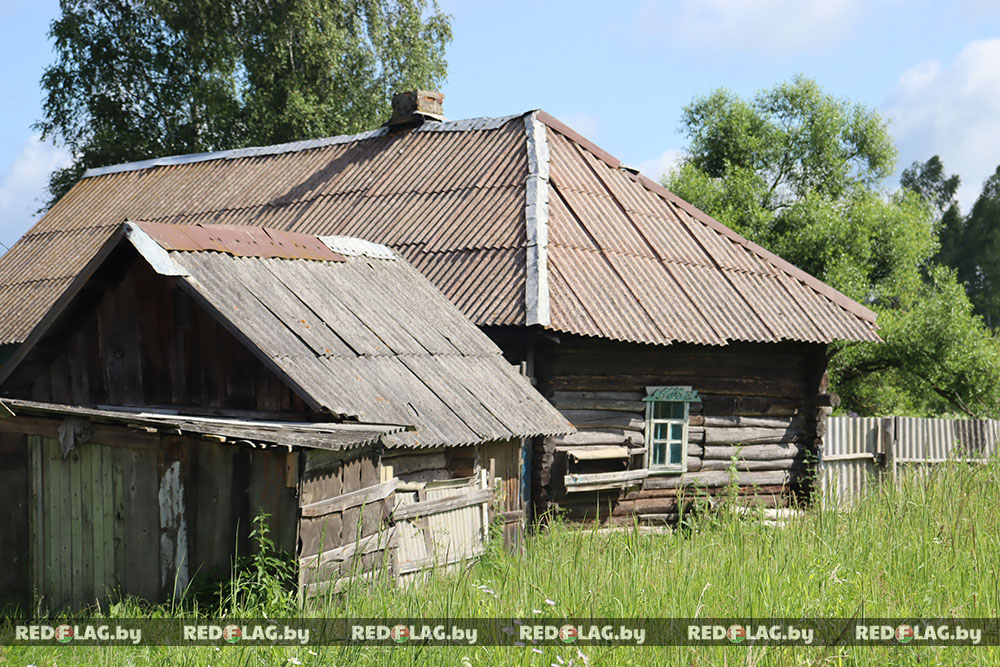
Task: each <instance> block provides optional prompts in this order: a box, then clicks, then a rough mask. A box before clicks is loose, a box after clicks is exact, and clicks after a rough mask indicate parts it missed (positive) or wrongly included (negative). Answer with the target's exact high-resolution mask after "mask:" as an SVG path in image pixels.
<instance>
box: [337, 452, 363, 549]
mask: <svg viewBox="0 0 1000 667" xmlns="http://www.w3.org/2000/svg"><path fill="white" fill-rule="evenodd" d="M343 479H344V495H347V494H349V493H352V492H355V491H362V488H361V461H359V460H358V459H356V458H355V459H353V460H351V461H348V462H347V463H345V464H344V478H343ZM342 515H343V518H344V524H343V527H342V529H341V539H342V540H343V543H344V544H348V543H351V542H354V541H356V540H357V539H358V538H360V537H361V529H362V527H363V525H362V523H361V507H360V506H359V505H352V506H351V507H348V508H345V510H344V512H343V513H342Z"/></svg>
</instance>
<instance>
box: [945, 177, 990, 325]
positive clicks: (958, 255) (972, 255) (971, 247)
mask: <svg viewBox="0 0 1000 667" xmlns="http://www.w3.org/2000/svg"><path fill="white" fill-rule="evenodd" d="M953 254H954V256H953V257H951V258H949V259H951V262H950V263H952V265H953V266H955V267H956V268H957V269H958V276H959V279H960V280H961V281H962V282H963V283H964V285H965V290H966V292H967V293H968V294H969V298H970V299H971V300H972V303H973V305H974V306H975V308H976V312H977V313H979V314H980V315H982V317H983V319H985V320H986V323H987V324H989V325H990V326H992V327H994V328H995V327H997V326H1000V167H997V169H996V171H995V172H994V173H993V175H992V176H990V177H989V178H987V179H986V181H985V182H984V183H983V189H982V192H980V194H979V198H978V199H976V203H975V204H973V205H972V210H971V211H969V215H968V216H967V217H966V219H965V224H964V226H963V227H962V232H961V237H960V242H959V244H958V247H957V248H956V250H955V252H954V253H953Z"/></svg>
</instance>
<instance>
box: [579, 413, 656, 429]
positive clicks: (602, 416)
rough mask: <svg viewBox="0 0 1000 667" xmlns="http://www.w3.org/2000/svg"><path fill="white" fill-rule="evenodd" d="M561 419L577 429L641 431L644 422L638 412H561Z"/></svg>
mask: <svg viewBox="0 0 1000 667" xmlns="http://www.w3.org/2000/svg"><path fill="white" fill-rule="evenodd" d="M561 412H562V414H563V417H565V418H566V420H567V421H569V423H571V424H573V426H575V427H576V428H578V429H593V428H616V429H626V430H631V431H642V430H644V428H645V424H646V422H645V420H644V419H643V417H642V416H641V415H640V414H638V412H635V413H633V412H622V411H620V410H562V411H561Z"/></svg>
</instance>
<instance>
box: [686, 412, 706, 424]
mask: <svg viewBox="0 0 1000 667" xmlns="http://www.w3.org/2000/svg"><path fill="white" fill-rule="evenodd" d="M688 425H689V426H704V425H705V417H704V415H690V416H689V417H688Z"/></svg>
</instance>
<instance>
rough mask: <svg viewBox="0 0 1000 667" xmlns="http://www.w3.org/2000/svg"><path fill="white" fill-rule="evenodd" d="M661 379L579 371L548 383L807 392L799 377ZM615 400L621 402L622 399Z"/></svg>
mask: <svg viewBox="0 0 1000 667" xmlns="http://www.w3.org/2000/svg"><path fill="white" fill-rule="evenodd" d="M665 380H667V378H665V377H664V376H663V375H662V374H659V373H640V374H635V375H626V374H618V375H601V374H580V375H561V376H555V377H553V378H551V379H550V380H549V385H550V386H551V387H552V388H553V389H555V390H557V391H559V392H564V391H565V392H572V391H586V390H587V388H588V387H596V386H603V387H609V388H610V389H611V390H613V391H628V390H630V389H633V388H634V387H647V386H655V385H663V384H671V385H675V384H676V385H688V386H692V387H695V388H696V389H697V390H698V393H699V394H701V395H704V394H726V395H730V396H739V397H745V396H756V397H772V398H782V399H786V400H792V399H798V397H800V396H805V395H808V393H809V390H808V388H807V387H806V383H805V381H804V379H803V378H801V377H798V378H772V377H754V376H750V375H745V376H739V377H708V376H705V375H701V374H698V375H678V376H671V377H670V378H669V381H665ZM640 400H641V398H640ZM619 402H620V403H624V402H623V401H619ZM562 407H580V408H585V409H586V408H593V407H595V406H594V405H589V404H587V405H579V404H578V405H575V406H562ZM602 409H615V408H602Z"/></svg>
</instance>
